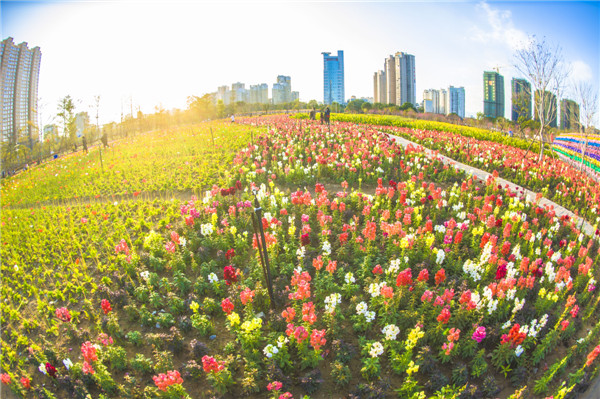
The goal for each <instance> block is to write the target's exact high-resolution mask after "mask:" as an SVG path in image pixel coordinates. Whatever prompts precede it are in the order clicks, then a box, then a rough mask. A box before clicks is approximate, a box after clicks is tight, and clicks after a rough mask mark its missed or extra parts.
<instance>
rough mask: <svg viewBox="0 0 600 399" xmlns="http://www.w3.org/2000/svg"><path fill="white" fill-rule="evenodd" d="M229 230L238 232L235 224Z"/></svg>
mask: <svg viewBox="0 0 600 399" xmlns="http://www.w3.org/2000/svg"><path fill="white" fill-rule="evenodd" d="M229 231H230V232H231V234H233V235H235V233H237V228H236V227H235V226H231V227H230V228H229Z"/></svg>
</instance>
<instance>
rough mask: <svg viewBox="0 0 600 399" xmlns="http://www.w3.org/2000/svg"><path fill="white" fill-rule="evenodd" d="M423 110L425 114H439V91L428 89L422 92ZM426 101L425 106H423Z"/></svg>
mask: <svg viewBox="0 0 600 399" xmlns="http://www.w3.org/2000/svg"><path fill="white" fill-rule="evenodd" d="M423 101H424V104H423V109H424V111H425V112H431V113H434V114H440V113H441V112H440V92H439V90H435V89H429V90H424V91H423ZM425 101H427V104H425Z"/></svg>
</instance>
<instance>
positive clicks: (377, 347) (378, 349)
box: [369, 342, 383, 357]
mask: <svg viewBox="0 0 600 399" xmlns="http://www.w3.org/2000/svg"><path fill="white" fill-rule="evenodd" d="M382 353H383V345H381V343H379V342H374V343H373V344H372V345H371V349H369V354H370V355H371V357H378V356H379V355H381V354H382Z"/></svg>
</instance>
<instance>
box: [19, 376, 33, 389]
mask: <svg viewBox="0 0 600 399" xmlns="http://www.w3.org/2000/svg"><path fill="white" fill-rule="evenodd" d="M21 385H23V388H25V389H30V388H31V380H30V379H29V378H27V377H21Z"/></svg>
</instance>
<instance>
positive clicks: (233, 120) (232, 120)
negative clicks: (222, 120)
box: [231, 114, 235, 123]
mask: <svg viewBox="0 0 600 399" xmlns="http://www.w3.org/2000/svg"><path fill="white" fill-rule="evenodd" d="M231 123H235V115H233V114H231Z"/></svg>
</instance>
